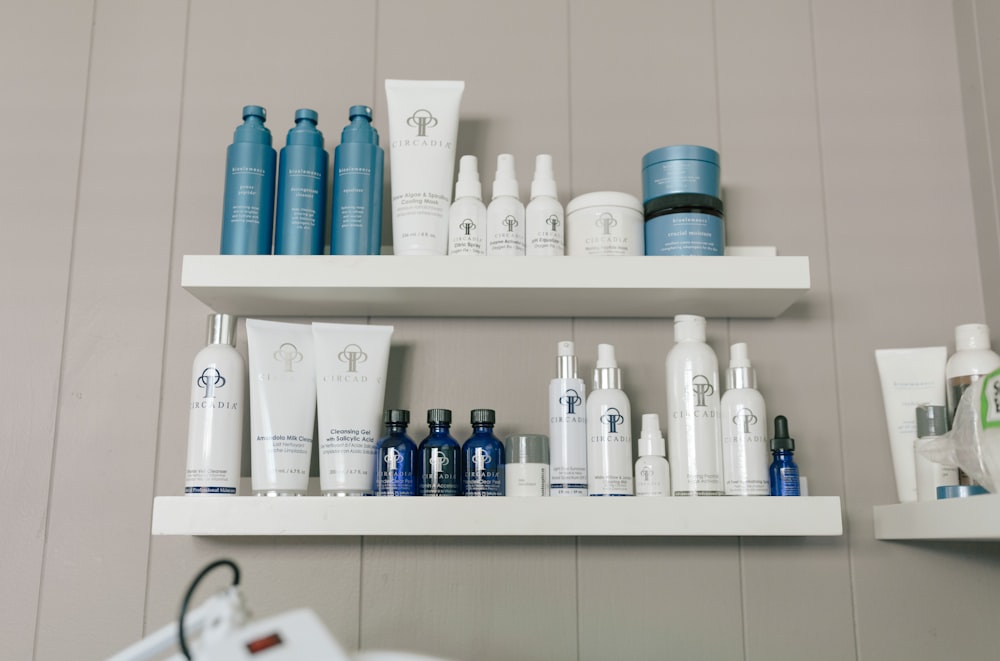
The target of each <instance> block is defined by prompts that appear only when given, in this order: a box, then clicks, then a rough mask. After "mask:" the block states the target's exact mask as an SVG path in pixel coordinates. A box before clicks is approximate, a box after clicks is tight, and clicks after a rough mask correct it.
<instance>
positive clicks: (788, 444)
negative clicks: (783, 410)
mask: <svg viewBox="0 0 1000 661" xmlns="http://www.w3.org/2000/svg"><path fill="white" fill-rule="evenodd" d="M794 449H795V439H794V438H789V436H788V418H786V417H785V416H783V415H779V416H775V418H774V438H772V439H771V451H772V452H773V451H774V450H794Z"/></svg>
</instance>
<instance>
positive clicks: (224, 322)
mask: <svg viewBox="0 0 1000 661" xmlns="http://www.w3.org/2000/svg"><path fill="white" fill-rule="evenodd" d="M208 344H228V345H229V346H231V347H235V346H236V317H234V316H233V315H231V314H224V313H217V314H210V315H208Z"/></svg>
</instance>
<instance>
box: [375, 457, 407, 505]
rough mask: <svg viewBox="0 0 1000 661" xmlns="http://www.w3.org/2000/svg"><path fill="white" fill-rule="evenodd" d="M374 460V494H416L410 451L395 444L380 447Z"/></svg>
mask: <svg viewBox="0 0 1000 661" xmlns="http://www.w3.org/2000/svg"><path fill="white" fill-rule="evenodd" d="M376 462H377V463H376V465H377V467H378V473H377V474H376V478H375V494H376V495H378V496H413V495H416V484H415V481H414V479H413V456H412V452H408V451H406V450H405V449H402V448H399V447H395V446H389V447H380V448H379V449H378V453H377V455H376Z"/></svg>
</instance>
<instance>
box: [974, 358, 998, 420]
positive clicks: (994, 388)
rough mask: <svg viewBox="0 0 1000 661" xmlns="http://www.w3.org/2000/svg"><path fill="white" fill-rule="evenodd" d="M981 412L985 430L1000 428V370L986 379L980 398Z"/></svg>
mask: <svg viewBox="0 0 1000 661" xmlns="http://www.w3.org/2000/svg"><path fill="white" fill-rule="evenodd" d="M979 411H980V416H981V424H982V426H983V429H993V428H997V427H1000V369H998V370H994V371H992V372H990V373H989V374H988V375H987V376H986V377H985V381H984V383H983V389H982V392H981V393H980V396H979Z"/></svg>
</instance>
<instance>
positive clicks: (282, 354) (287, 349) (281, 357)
mask: <svg viewBox="0 0 1000 661" xmlns="http://www.w3.org/2000/svg"><path fill="white" fill-rule="evenodd" d="M274 359H275V360H276V361H278V362H279V363H284V364H285V371H286V372H294V371H295V370H293V369H292V365H294V364H295V363H301V362H302V352H301V351H299V348H298V347H297V346H295V345H294V344H292V343H291V342H285V343H284V344H282V345H281V346H280V347H278V350H277V351H275V352H274Z"/></svg>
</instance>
